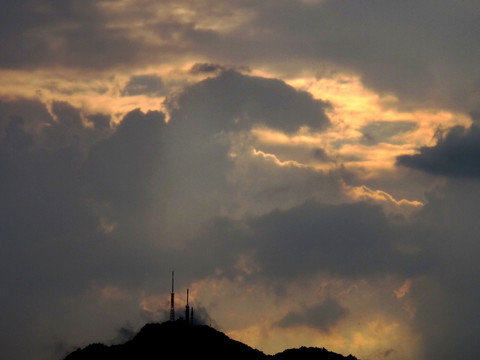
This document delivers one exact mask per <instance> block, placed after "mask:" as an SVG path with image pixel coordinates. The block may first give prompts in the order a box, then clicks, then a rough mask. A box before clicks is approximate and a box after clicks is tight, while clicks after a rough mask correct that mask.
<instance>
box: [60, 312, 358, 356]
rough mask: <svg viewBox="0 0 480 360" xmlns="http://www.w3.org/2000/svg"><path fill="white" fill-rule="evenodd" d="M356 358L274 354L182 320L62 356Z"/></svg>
mask: <svg viewBox="0 0 480 360" xmlns="http://www.w3.org/2000/svg"><path fill="white" fill-rule="evenodd" d="M188 357H190V358H191V359H206V360H220V359H222V360H225V359H229V360H293V359H295V360H314V359H315V360H344V359H348V360H356V358H355V357H354V356H352V355H349V356H347V357H344V356H342V355H339V354H335V353H333V352H330V351H328V350H325V349H319V348H305V347H302V348H300V349H289V350H285V351H284V352H281V353H278V354H276V355H266V354H264V353H263V352H261V351H259V350H256V349H252V348H251V347H249V346H247V345H245V344H243V343H241V342H239V341H236V340H232V339H230V338H229V337H228V336H226V335H225V334H223V333H222V332H220V331H217V330H215V329H213V328H211V327H209V326H206V325H199V326H189V325H187V324H186V323H185V322H183V321H175V322H164V323H161V324H147V325H145V326H144V327H143V328H142V329H141V330H140V331H139V333H138V334H137V335H136V336H135V337H134V338H133V339H132V340H130V341H127V342H126V343H124V344H120V345H112V346H106V345H104V344H92V345H88V346H87V347H85V348H83V349H78V350H76V351H74V352H72V353H71V354H69V355H67V357H66V358H65V360H113V359H115V360H127V359H128V360H150V359H152V360H153V359H155V360H162V359H167V358H175V359H186V358H188Z"/></svg>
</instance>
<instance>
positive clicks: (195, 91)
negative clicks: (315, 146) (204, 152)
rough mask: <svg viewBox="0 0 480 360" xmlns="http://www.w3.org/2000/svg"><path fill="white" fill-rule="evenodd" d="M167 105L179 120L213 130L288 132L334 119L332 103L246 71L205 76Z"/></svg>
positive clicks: (318, 127)
mask: <svg viewBox="0 0 480 360" xmlns="http://www.w3.org/2000/svg"><path fill="white" fill-rule="evenodd" d="M167 106H168V108H169V109H170V111H171V112H172V117H175V118H176V119H178V120H177V121H178V122H188V123H189V124H191V126H195V123H200V124H201V126H202V127H205V126H206V125H207V124H208V125H210V128H208V131H209V132H213V133H215V132H220V131H229V130H243V129H250V128H251V127H252V126H253V125H266V126H268V127H271V128H273V129H277V130H281V131H284V132H289V133H291V132H295V131H297V130H299V128H300V127H302V126H308V127H311V128H312V129H314V130H320V129H323V128H325V127H327V126H328V125H329V124H330V121H329V119H328V117H327V115H326V114H325V111H326V110H327V109H329V107H330V105H329V104H328V103H327V102H324V101H321V100H315V99H313V97H312V95H311V94H309V93H307V92H302V91H297V90H295V89H294V88H293V87H291V86H289V85H287V84H285V83H284V82H283V81H280V80H277V79H266V78H260V77H253V76H246V75H242V74H240V73H238V72H236V71H233V70H227V71H224V72H223V73H221V75H220V76H218V77H216V78H213V79H207V80H204V81H202V82H200V83H198V84H196V85H194V86H192V87H190V88H189V89H187V90H186V91H185V92H184V93H182V95H181V96H180V97H175V98H171V99H169V100H168V101H167Z"/></svg>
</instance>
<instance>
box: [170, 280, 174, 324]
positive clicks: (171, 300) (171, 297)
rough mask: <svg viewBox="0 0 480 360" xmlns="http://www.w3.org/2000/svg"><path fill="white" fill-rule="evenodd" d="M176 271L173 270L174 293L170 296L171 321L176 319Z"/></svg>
mask: <svg viewBox="0 0 480 360" xmlns="http://www.w3.org/2000/svg"><path fill="white" fill-rule="evenodd" d="M174 274H175V272H174V271H172V293H171V296H170V321H175V290H174V282H175V275H174Z"/></svg>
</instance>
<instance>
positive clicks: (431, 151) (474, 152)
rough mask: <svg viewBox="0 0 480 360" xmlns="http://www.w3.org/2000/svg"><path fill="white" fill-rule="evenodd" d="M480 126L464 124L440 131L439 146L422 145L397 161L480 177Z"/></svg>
mask: <svg viewBox="0 0 480 360" xmlns="http://www.w3.org/2000/svg"><path fill="white" fill-rule="evenodd" d="M479 159H480V128H479V127H478V126H477V125H472V126H471V127H470V128H469V129H466V128H464V127H461V126H457V127H454V128H453V129H451V130H449V131H448V132H447V134H446V135H440V137H439V139H438V142H437V144H436V145H435V146H431V147H427V146H425V147H422V148H420V149H419V152H418V154H415V155H402V156H399V157H398V158H397V164H398V165H403V166H407V167H411V168H415V169H419V170H422V171H425V172H428V173H431V174H436V175H443V176H447V177H457V178H476V179H478V178H480V163H479V161H478V160H479Z"/></svg>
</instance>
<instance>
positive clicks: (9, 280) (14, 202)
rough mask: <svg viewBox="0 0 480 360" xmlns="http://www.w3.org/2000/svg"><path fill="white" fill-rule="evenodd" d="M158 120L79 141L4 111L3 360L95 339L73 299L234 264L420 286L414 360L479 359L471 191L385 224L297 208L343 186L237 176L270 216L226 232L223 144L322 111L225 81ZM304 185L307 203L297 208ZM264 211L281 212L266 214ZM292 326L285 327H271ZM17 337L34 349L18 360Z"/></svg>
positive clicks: (240, 221) (276, 89)
mask: <svg viewBox="0 0 480 360" xmlns="http://www.w3.org/2000/svg"><path fill="white" fill-rule="evenodd" d="M166 106H167V108H168V109H169V110H170V116H171V118H170V122H169V123H165V121H164V120H165V116H164V114H163V113H161V112H155V111H151V112H148V113H143V112H141V111H139V110H134V111H132V112H130V113H129V114H127V115H126V116H125V117H124V119H123V121H122V122H121V123H120V125H118V126H117V127H116V128H112V127H111V126H110V119H109V118H108V116H105V115H101V114H94V115H90V116H88V117H87V118H88V120H90V121H91V122H92V124H94V126H85V124H84V121H85V117H84V116H82V113H81V112H80V111H79V110H78V109H76V108H74V107H72V106H71V105H69V104H68V103H64V102H55V103H53V105H52V107H51V112H52V113H53V114H54V115H55V118H53V117H52V116H51V114H50V113H49V111H47V108H46V106H45V105H43V104H41V103H39V102H37V101H31V100H18V101H2V102H1V104H0V129H1V130H2V131H1V134H2V136H1V138H0V139H1V140H0V177H1V178H2V181H1V182H0V200H1V201H0V210H1V213H2V214H4V215H2V217H1V219H0V225H1V226H0V237H1V239H2V242H1V244H0V246H1V251H0V260H1V261H0V266H1V270H2V271H1V272H0V280H1V282H2V289H3V288H4V289H7V292H6V293H7V294H8V295H7V296H2V297H1V298H0V304H1V308H2V316H3V319H2V320H3V321H2V322H1V324H0V326H1V327H2V331H1V332H2V334H6V335H5V336H3V337H2V338H1V339H0V342H1V343H0V344H1V346H0V348H1V349H2V352H3V354H2V358H7V359H17V358H19V357H21V358H27V359H28V358H33V357H34V355H36V354H35V352H37V350H38V349H40V348H42V346H43V345H44V344H45V343H48V342H49V341H51V338H52V337H54V336H53V335H52V334H53V333H54V332H55V330H54V329H55V328H56V327H57V326H58V327H59V328H61V329H66V330H68V331H67V333H69V334H70V333H72V332H71V331H72V330H71V329H72V327H75V326H76V322H75V320H77V321H78V319H82V318H85V317H89V316H91V314H97V315H98V316H95V317H92V320H91V322H89V323H88V324H90V325H91V326H89V327H88V329H89V330H90V331H89V332H88V334H90V336H93V337H94V336H95V335H96V333H95V331H91V329H92V328H95V327H96V326H97V325H98V326H100V325H101V324H102V323H103V321H104V320H105V318H103V316H105V315H104V314H102V311H101V310H102V309H103V308H102V307H101V305H99V304H96V303H94V302H93V303H92V302H91V301H88V300H89V299H88V298H87V299H84V297H85V293H88V291H89V289H90V288H91V287H92V286H93V285H96V286H98V287H100V288H101V287H102V286H105V285H110V284H114V285H118V286H120V287H122V288H125V289H128V290H131V291H135V290H139V289H140V290H142V289H145V288H148V287H150V286H158V285H152V284H156V283H157V282H158V279H159V278H162V277H163V276H164V274H165V273H168V272H169V271H170V270H171V267H172V264H175V266H178V267H179V268H182V269H184V270H183V271H184V273H185V275H184V277H185V278H186V279H188V281H193V280H198V279H202V278H204V277H209V276H215V275H214V274H215V273H216V270H217V269H219V268H220V269H221V270H223V271H224V274H226V276H231V278H234V277H235V275H238V271H239V270H238V269H237V268H235V266H233V264H236V263H237V260H238V258H239V256H240V255H244V254H251V255H252V257H253V260H254V261H255V263H256V264H258V269H260V270H259V271H257V272H253V273H251V274H250V275H249V276H250V277H251V278H252V279H255V280H258V281H259V282H261V283H262V284H265V285H266V286H267V285H268V284H271V283H272V282H275V281H278V282H283V283H285V284H289V283H291V282H294V281H297V280H298V279H299V278H300V277H302V276H305V274H320V273H322V274H323V273H324V274H327V275H328V274H333V275H335V276H337V277H341V278H344V279H354V280H355V279H367V280H368V279H374V278H378V277H382V276H387V275H391V274H394V275H395V276H399V277H401V278H406V277H411V278H413V279H414V281H419V283H418V284H420V286H419V287H418V288H416V289H415V290H414V298H415V300H416V301H417V302H418V304H419V305H418V306H419V310H418V315H417V317H416V318H415V320H414V322H415V325H416V327H417V328H418V329H420V330H421V332H422V334H423V336H424V338H423V340H422V345H423V350H424V358H425V359H428V360H430V359H438V358H442V356H444V357H443V358H453V357H454V354H458V353H459V350H458V349H461V355H462V356H463V358H476V357H478V347H477V340H476V338H475V335H476V334H478V332H479V330H480V329H478V327H479V325H478V324H479V323H478V322H477V321H476V318H477V317H478V302H479V300H480V299H479V298H480V293H479V292H478V291H477V290H476V289H475V288H474V287H472V284H476V283H478V275H477V274H478V273H479V271H478V270H479V269H478V255H479V252H480V247H479V245H478V241H477V237H478V233H479V231H480V229H479V228H478V227H479V223H478V219H477V214H478V212H479V211H480V209H479V207H480V205H479V204H480V197H479V195H478V194H480V192H479V191H478V183H477V182H475V181H465V182H455V181H448V182H447V185H446V187H445V188H443V189H439V190H438V191H437V192H436V193H435V192H434V193H431V194H429V196H428V201H427V204H426V205H425V207H424V208H423V209H422V210H421V211H420V212H419V213H418V215H417V217H416V218H414V219H413V220H410V221H405V220H402V221H397V222H392V221H391V220H390V219H389V218H387V217H386V216H385V215H384V213H383V212H382V210H381V208H380V207H376V206H373V205H370V204H367V203H363V202H361V203H347V204H340V205H338V204H337V205H330V204H326V203H323V202H322V201H321V200H322V199H317V200H316V201H308V202H305V201H304V200H305V198H306V197H308V194H310V190H311V189H316V188H319V187H324V188H327V189H328V190H329V191H330V189H334V187H333V186H332V187H331V188H330V187H329V185H328V181H332V182H335V180H336V182H337V183H338V180H339V177H340V176H341V175H339V174H334V176H336V178H335V179H333V180H331V179H328V178H327V177H326V176H324V175H323V174H322V173H318V172H317V173H314V172H311V171H310V172H309V171H305V170H302V171H300V170H298V171H295V170H296V169H295V168H288V167H285V168H281V167H278V166H277V167H276V168H275V170H272V166H267V164H268V163H265V162H264V163H262V165H263V166H258V163H255V162H254V161H253V160H252V159H250V158H246V160H245V163H244V164H243V165H244V166H245V167H247V168H249V171H251V172H248V171H247V172H246V173H247V175H252V174H254V175H255V176H248V179H249V180H250V184H252V183H254V184H255V185H252V186H248V188H251V187H255V186H258V183H261V185H262V188H261V191H259V192H258V193H254V195H253V196H252V197H255V199H256V200H257V202H262V203H263V202H265V203H266V204H261V205H263V206H265V208H264V209H263V211H262V212H259V213H260V214H257V215H255V213H254V215H250V216H241V217H240V218H237V219H235V220H233V219H232V218H230V217H229V216H220V215H221V214H222V213H223V212H224V211H225V209H227V210H230V208H235V207H236V206H238V203H239V202H240V201H243V200H244V199H243V198H244V197H245V196H246V192H243V188H242V187H241V186H239V185H238V183H235V182H232V181H231V179H229V177H228V175H229V174H231V172H232V171H236V170H238V169H237V168H236V166H237V165H238V163H236V161H240V160H241V159H236V158H232V157H230V156H229V152H230V150H231V146H232V143H231V142H229V141H231V139H232V137H231V136H230V137H229V136H224V135H242V134H243V133H246V132H248V130H249V129H250V128H251V127H252V126H255V125H259V124H263V125H265V126H269V127H272V128H275V129H277V130H279V131H283V132H294V131H296V130H298V129H299V127H301V126H310V127H312V128H314V129H317V130H322V129H324V128H326V127H327V126H328V125H329V120H328V117H327V116H326V113H325V111H326V109H327V108H328V106H329V105H328V104H327V103H325V102H323V101H319V100H315V99H313V98H312V97H311V96H310V95H309V94H307V93H303V92H298V91H296V90H294V89H293V88H291V87H289V86H287V85H286V84H285V83H284V82H281V81H279V80H271V79H263V78H260V77H251V76H245V75H241V74H239V73H237V72H233V71H225V72H223V73H222V74H221V75H219V76H218V77H217V78H212V79H207V80H205V81H202V82H200V83H198V84H196V85H194V86H192V87H189V88H187V89H186V90H185V91H184V92H183V93H182V94H180V95H179V96H177V97H174V98H170V99H169V100H168V102H167V103H166ZM470 131H471V133H470V132H466V133H464V134H463V133H462V134H460V135H459V134H456V133H451V134H452V135H449V136H451V137H452V138H451V139H449V137H448V136H447V137H446V138H445V140H444V141H445V142H446V143H448V144H450V143H452V144H455V145H456V146H461V144H463V142H462V141H456V140H458V139H463V137H466V138H467V139H469V136H471V137H472V139H473V138H476V131H477V130H476V129H473V130H470ZM240 138H241V139H242V137H240ZM457 138H458V139H457ZM235 139H236V138H235ZM236 140H238V139H236ZM453 140H455V141H453ZM468 143H469V142H467V144H468ZM472 143H474V141H472ZM441 146H443V145H441V143H440V145H439V147H441ZM474 148H475V147H472V149H474ZM470 149H471V148H470V147H469V148H468V149H466V150H465V149H464V150H465V151H467V152H468V151H470ZM319 156H321V151H320V152H319ZM255 161H260V160H259V159H257V158H255ZM269 165H271V164H269ZM250 168H254V169H253V170H251V169H250ZM298 174H300V175H298ZM293 175H295V176H297V177H295V176H293ZM279 178H280V179H279ZM299 178H300V179H299ZM252 179H253V180H252ZM284 179H285V182H284V183H281V181H282V180H284ZM279 181H280V185H282V186H279V188H276V187H277V186H278V185H279ZM306 183H309V184H310V185H309V186H310V187H309V188H308V189H307V190H308V191H307V196H306V195H305V194H303V195H300V194H301V192H302V190H305V189H304V187H305V184H306ZM286 188H291V189H293V190H292V191H290V190H289V191H286V190H285V189H286ZM297 188H301V189H297ZM322 190H324V189H322ZM274 193H275V194H276V195H275V196H276V197H275V196H273V195H272V194H274ZM259 194H263V195H264V194H268V196H264V197H261V196H259ZM292 194H293V195H292ZM247 195H249V194H247ZM288 196H291V197H292V199H287V198H288ZM272 197H275V200H278V199H281V200H283V201H284V202H285V201H287V200H288V201H290V202H289V206H287V207H286V208H283V209H282V210H279V209H276V208H277V207H279V206H278V203H276V202H275V201H273V200H272ZM227 213H228V211H227ZM242 215H243V214H242ZM109 225H110V227H109ZM180 230H184V231H185V234H187V235H188V236H185V238H183V235H184V234H183V233H180ZM179 233H180V235H179ZM206 249H208V251H206ZM242 275H243V276H246V275H245V274H242ZM186 281H187V280H186ZM72 298H75V299H76V298H80V299H84V301H85V303H87V304H88V306H87V305H85V304H84V303H82V302H81V300H78V301H79V303H77V302H75V301H77V300H72ZM72 303H73V304H77V305H78V308H73V309H72V306H71V304H72ZM79 304H80V305H82V304H83V306H84V307H82V306H80V305H79ZM132 306H133V307H135V306H137V304H135V306H134V305H132ZM122 310H124V309H123V308H122ZM311 310H312V311H314V312H315V314H316V317H314V318H313V319H312V318H309V319H308V321H307V319H306V318H305V319H303V320H305V321H307V325H309V326H312V327H317V328H319V329H322V330H325V329H327V328H328V327H329V326H332V325H335V324H336V323H337V321H338V320H340V319H343V318H344V317H346V316H347V313H348V309H347V308H343V307H342V306H341V305H340V304H339V303H337V302H336V300H335V299H334V298H332V299H330V300H329V301H326V302H323V303H321V304H318V307H314V308H312V309H311ZM135 311H137V308H135V309H134V310H132V309H131V308H130V310H129V312H128V311H127V312H125V311H120V309H119V312H118V315H117V317H113V318H111V319H108V321H107V323H108V324H112V326H114V327H117V326H118V321H120V323H123V321H125V319H124V318H122V319H119V318H118V316H124V315H125V314H132V313H134V312H135ZM72 312H73V313H76V314H77V315H76V316H78V317H75V316H74V315H73V314H72ZM42 314H44V315H42ZM45 314H46V315H45ZM297 315H299V314H297ZM300 315H301V314H300ZM300 315H299V317H297V318H296V319H299V318H300V319H301V318H302V316H300ZM132 316H134V315H132ZM293 324H294V323H293V322H292V318H291V317H289V316H288V315H287V317H286V318H284V321H283V323H281V325H283V326H288V325H293ZM103 326H105V325H103ZM98 331H99V333H100V332H101V331H100V330H98ZM39 333H40V334H41V336H40V337H39V335H37V334H39ZM73 334H75V340H72V341H75V342H76V341H81V340H79V339H82V337H81V335H82V334H78V333H75V332H73ZM83 336H85V334H83ZM19 337H24V338H26V339H28V341H29V343H31V344H32V346H31V347H28V348H27V347H24V346H20V345H17V344H18V343H17V342H16V341H14V340H15V339H18V338H19ZM449 339H450V340H449ZM66 340H69V339H66ZM91 341H98V339H95V338H93V339H91ZM447 355H448V356H447Z"/></svg>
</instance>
